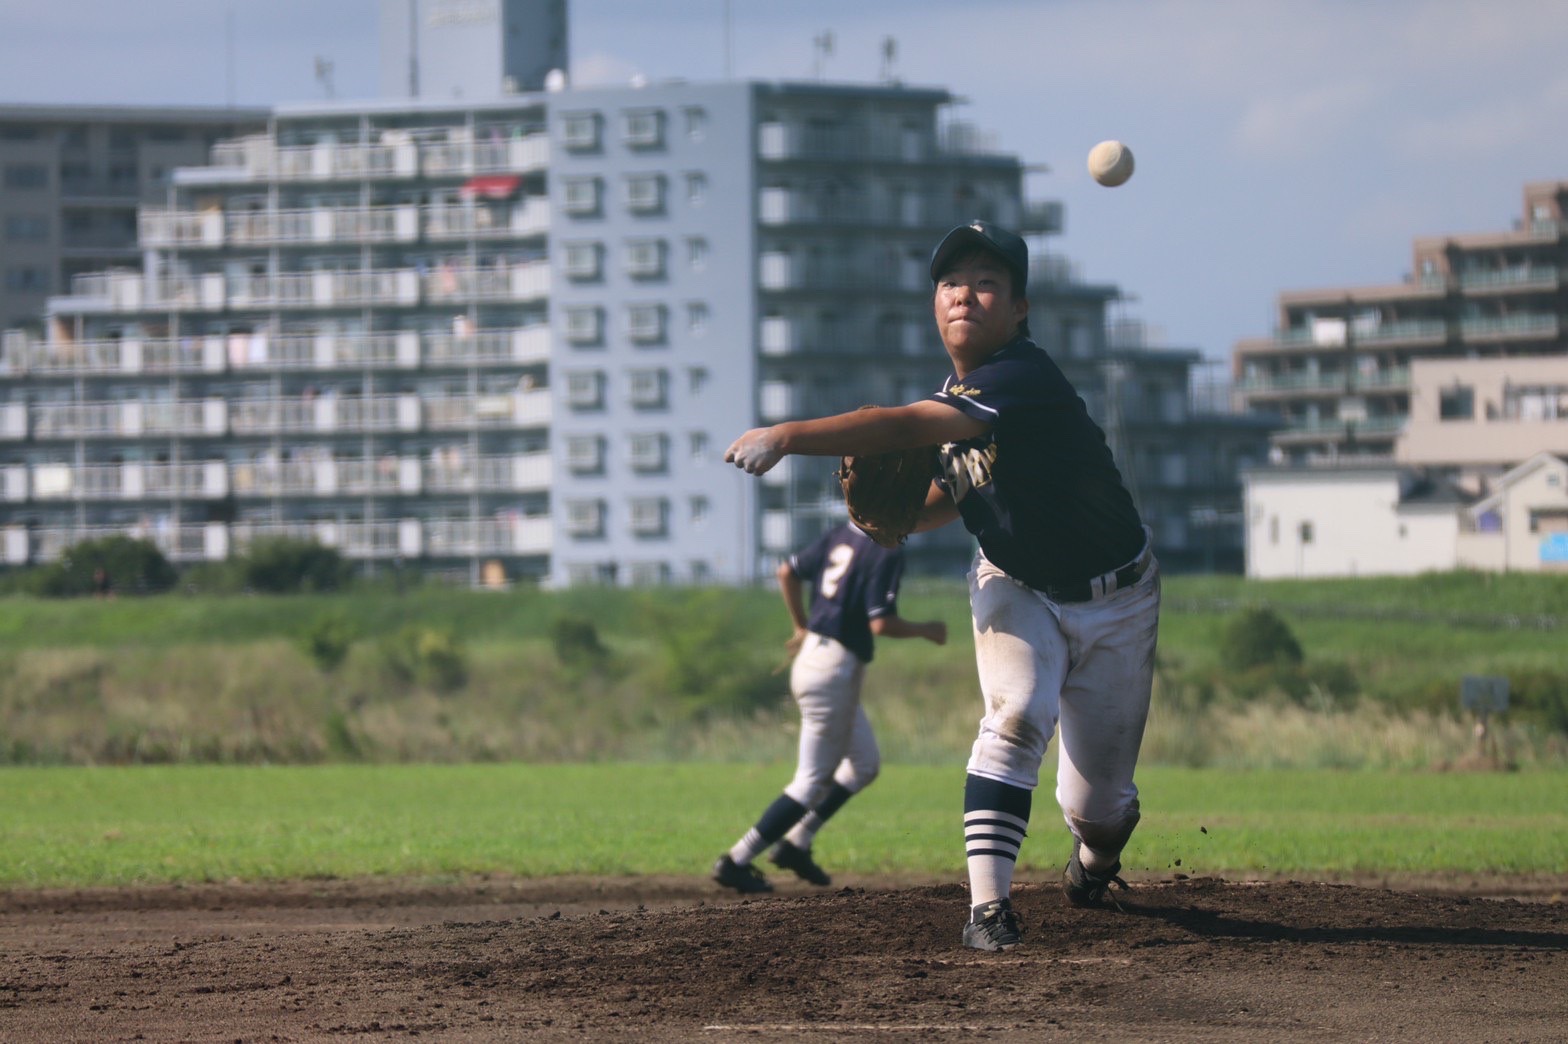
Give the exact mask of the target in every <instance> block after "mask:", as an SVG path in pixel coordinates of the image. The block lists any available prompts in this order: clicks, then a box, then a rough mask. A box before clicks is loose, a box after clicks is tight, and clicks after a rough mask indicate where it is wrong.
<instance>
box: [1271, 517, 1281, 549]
mask: <svg viewBox="0 0 1568 1044" xmlns="http://www.w3.org/2000/svg"><path fill="white" fill-rule="evenodd" d="M1269 543H1270V544H1274V545H1278V544H1279V516H1278V515H1275V516H1273V517H1272V518H1270V519H1269Z"/></svg>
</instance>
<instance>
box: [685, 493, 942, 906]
mask: <svg viewBox="0 0 1568 1044" xmlns="http://www.w3.org/2000/svg"><path fill="white" fill-rule="evenodd" d="M903 573H904V552H903V549H902V548H896V549H890V548H885V547H882V546H881V545H879V544H877V543H876V542H875V541H874V540H872V539H871V538H870V537H868V536H866V534H864V533H862V532H861V531H860V530H859V529H857V528H855V526H854V525H853V524H850V523H845V524H843V525H840V526H837V527H835V528H833V529H830V530H828V531H827V532H826V533H824V534H823V535H822V536H821V537H819V538H818V539H817V540H815V541H814V542H812V543H811V544H810V545H809V546H808V547H806V548H805V549H804V550H802V551H798V552H796V553H795V554H793V555H791V556H790V557H789V559H788V560H787V561H784V562H781V563H779V567H778V572H777V576H778V581H779V593H780V594H781V595H782V596H783V598H784V605H785V606H786V607H787V608H788V609H789V618H790V621H791V623H793V624H794V633H793V634H792V635H791V636H790V639H789V641H788V642H786V643H785V647H786V648H787V649H788V650H789V651H790V654H791V655H792V657H793V660H792V662H791V664H790V672H789V687H790V694H791V695H792V696H794V698H795V703H796V705H797V706H799V707H800V752H799V755H798V757H797V759H796V766H795V778H794V779H792V780H790V782H789V785H788V786H786V787H785V788H784V792H783V793H782V794H780V795H779V796H778V797H777V798H776V799H774V801H773V803H772V804H771V805H769V806H768V807H767V809H766V810H764V811H763V813H762V817H761V818H760V819H758V820H757V823H756V825H755V826H753V827H752V828H751V829H750V830H748V831H746V833H745V835H744V836H743V837H741V839H740V840H739V841H736V842H735V844H734V845H733V846H732V847H731V848H730V850H729V851H728V852H726V853H724V855H722V856H720V857H719V860H718V862H716V863H714V864H713V879H714V880H715V881H717V882H718V883H719V884H721V885H723V886H724V887H726V888H733V889H735V890H736V891H737V892H742V893H751V892H771V891H772V890H773V886H772V885H770V884H769V883H768V880H767V878H766V876H764V875H763V873H762V871H761V870H759V869H758V868H757V867H756V865H755V864H754V860H755V859H756V858H757V856H759V855H761V854H762V853H763V852H764V851H767V849H768V848H769V847H770V846H771V847H772V849H773V851H772V855H771V859H772V861H773V863H774V865H776V866H778V867H780V868H782V869H784V870H789V871H791V872H793V873H794V874H796V875H797V876H798V877H800V878H802V879H803V880H806V881H809V882H811V883H812V884H814V885H826V884H828V883H829V878H828V875H827V874H826V873H824V872H823V870H822V868H821V867H820V866H818V865H817V863H816V860H814V859H813V858H812V856H811V842H812V840H813V839H814V838H815V837H816V835H817V831H818V830H821V829H822V824H824V823H826V822H827V821H828V819H829V818H831V817H832V815H833V814H834V813H835V812H837V811H838V810H839V809H841V808H843V807H844V803H845V802H846V801H848V800H849V799H850V798H851V797H853V796H854V795H856V794H858V793H860V791H862V790H864V789H865V788H866V787H868V786H870V785H871V781H872V780H873V779H875V778H876V776H877V771H878V770H879V769H880V768H881V763H882V761H881V755H880V753H879V752H878V750H877V739H876V736H875V735H874V734H873V733H872V730H871V722H870V720H869V719H867V717H866V711H865V708H864V707H862V706H861V703H860V685H861V681H862V680H863V679H864V678H865V673H866V665H867V664H868V663H870V662H871V655H872V644H873V639H874V637H876V638H924V639H926V640H927V641H930V642H935V643H936V644H937V645H942V644H943V643H945V642H946V641H947V624H945V623H943V622H942V621H940V620H930V621H926V622H922V623H917V622H915V621H912V620H905V619H904V618H903V617H901V616H899V615H898V587H899V583H900V581H901V580H902V579H903ZM808 589H809V591H810V595H811V598H810V605H811V610H810V614H809V615H808V614H807V611H806V599H805V597H804V596H805V594H806V592H807V590H808Z"/></svg>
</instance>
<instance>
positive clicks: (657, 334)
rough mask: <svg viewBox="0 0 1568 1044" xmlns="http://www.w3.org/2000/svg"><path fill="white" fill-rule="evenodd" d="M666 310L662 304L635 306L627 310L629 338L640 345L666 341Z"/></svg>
mask: <svg viewBox="0 0 1568 1044" xmlns="http://www.w3.org/2000/svg"><path fill="white" fill-rule="evenodd" d="M664 316H665V309H664V306H663V305H662V304H634V305H630V306H628V307H627V309H626V321H627V336H629V337H630V338H631V339H632V340H633V341H635V342H637V343H638V344H661V343H663V341H664V325H665V320H664Z"/></svg>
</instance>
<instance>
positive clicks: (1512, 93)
mask: <svg viewBox="0 0 1568 1044" xmlns="http://www.w3.org/2000/svg"><path fill="white" fill-rule="evenodd" d="M570 2H571V11H572V14H571V35H572V63H573V71H574V78H575V80H576V82H578V83H622V82H625V81H626V80H627V79H629V78H630V77H631V76H633V75H636V74H641V75H644V76H647V77H648V78H650V79H655V80H658V79H666V78H672V77H680V78H685V79H688V80H695V81H705V80H715V79H721V78H723V77H724V76H725V75H726V65H727V63H726V55H727V54H728V55H729V56H730V64H729V69H730V71H732V72H733V74H734V75H735V76H737V77H742V78H755V79H811V78H813V77H814V76H815V75H817V74H818V73H819V72H820V75H821V76H822V78H824V79H831V80H843V81H859V82H867V81H875V80H876V79H878V77H879V75H880V72H881V66H882V41H883V40H884V39H885V38H886V37H889V36H891V37H893V38H894V39H895V40H896V44H897V57H896V61H895V66H894V72H895V74H896V75H897V76H898V77H899V78H900V79H901V80H903V81H904V82H906V83H910V84H916V85H921V86H941V87H946V88H948V89H950V90H952V91H953V92H954V93H955V94H958V95H960V96H962V97H963V98H964V99H965V102H964V104H963V105H962V106H961V107H960V108H959V110H958V111H959V112H960V113H961V114H962V115H963V117H964V118H965V119H968V120H970V121H971V122H973V123H975V124H976V125H978V126H979V127H980V128H981V129H983V130H985V131H987V132H989V133H990V134H992V135H993V136H994V140H995V144H996V145H997V147H999V148H1001V149H1004V150H1006V151H1009V152H1014V153H1017V154H1018V155H1020V156H1021V157H1022V158H1023V159H1024V160H1025V161H1027V162H1030V163H1037V164H1044V165H1046V166H1048V167H1049V168H1050V171H1049V172H1048V173H1043V174H1035V175H1031V177H1030V180H1029V183H1028V190H1029V194H1030V195H1031V196H1032V197H1035V198H1040V199H1060V200H1062V201H1063V202H1064V203H1065V204H1066V207H1067V230H1066V233H1065V234H1064V235H1063V236H1062V237H1061V238H1060V239H1059V240H1057V242H1056V243H1055V244H1054V246H1053V249H1054V250H1056V251H1057V252H1060V253H1064V254H1066V255H1068V256H1069V257H1071V258H1073V259H1074V260H1075V261H1076V262H1077V263H1078V265H1079V270H1080V274H1081V275H1082V276H1083V277H1084V278H1086V279H1088V280H1090V281H1093V282H1106V283H1116V284H1118V285H1120V286H1121V288H1122V289H1123V291H1124V292H1126V293H1127V294H1128V295H1130V297H1131V300H1130V301H1129V302H1127V303H1126V304H1124V305H1123V306H1121V307H1122V309H1123V311H1124V313H1125V314H1126V315H1127V316H1129V317H1131V318H1136V319H1141V320H1142V321H1143V322H1145V323H1146V324H1147V325H1148V326H1149V327H1150V328H1151V330H1152V331H1153V333H1154V334H1155V336H1156V337H1158V338H1160V340H1161V341H1162V343H1166V344H1171V345H1175V346H1182V347H1194V348H1199V349H1201V350H1203V351H1204V352H1205V353H1206V354H1208V355H1209V356H1211V357H1216V358H1224V357H1228V355H1229V352H1230V348H1231V346H1232V345H1233V344H1234V342H1235V341H1236V340H1238V339H1240V338H1243V337H1254V336H1262V335H1266V334H1267V333H1268V331H1269V329H1270V327H1271V326H1272V324H1273V320H1274V308H1275V296H1276V295H1277V294H1278V293H1279V292H1280V291H1282V290H1287V289H1297V288H1305V287H1319V286H1330V285H1341V284H1368V283H1388V282H1397V281H1398V280H1399V279H1401V278H1402V277H1403V276H1404V275H1405V273H1406V272H1407V271H1408V270H1409V266H1410V241H1411V240H1412V239H1413V238H1415V237H1417V236H1427V235H1441V234H1445V233H1456V232H1470V231H1482V230H1490V229H1497V228H1506V227H1508V226H1509V225H1510V224H1511V223H1512V222H1513V221H1515V220H1516V219H1517V218H1518V217H1519V216H1520V208H1521V198H1520V193H1521V190H1522V188H1523V185H1524V184H1525V182H1527V181H1548V180H1558V179H1562V180H1568V133H1565V132H1564V128H1565V127H1568V61H1565V60H1564V56H1565V55H1568V3H1564V2H1563V0H1493V2H1490V3H1482V2H1479V0H1378V2H1377V3H1375V4H1374V3H1366V2H1353V0H965V2H963V3H961V4H955V3H952V2H950V0H946V2H928V0H898V2H892V0H857V2H855V3H852V4H850V3H844V2H843V0H791V2H789V3H787V4H780V3H775V2H773V0H730V2H729V3H728V5H726V3H725V0H570ZM726 6H728V9H729V12H730V16H729V24H730V27H731V31H730V34H729V37H728V39H729V42H730V46H729V47H728V48H726V34H725V30H724V26H725V21H726V19H725V10H726ZM378 10H379V0H134V2H133V0H61V2H56V3H52V4H42V3H39V2H38V0H0V102H59V103H65V102H118V103H126V104H152V103H176V104H222V103H224V102H225V101H227V100H229V98H230V93H231V84H232V95H233V98H234V100H236V101H237V102H239V103H240V104H247V105H248V104H268V103H273V102H288V101H302V100H312V99H318V98H321V97H323V89H322V86H321V84H320V83H319V82H318V81H317V79H316V76H315V58H316V56H318V55H320V56H323V57H325V58H327V59H329V60H330V61H331V62H332V63H333V80H334V87H335V90H336V94H337V97H339V98H357V97H368V96H371V95H373V94H374V93H375V91H376V89H377V84H376V76H377V42H376V28H377V20H378V18H377V16H378ZM231 22H232V25H233V27H234V38H235V47H234V54H235V61H234V62H233V65H232V69H231V68H230V67H229V66H228V63H227V62H226V60H225V55H226V50H227V49H226V47H225V37H226V26H227V25H228V24H230V23H231ZM827 31H831V32H832V34H833V38H834V48H833V53H832V55H831V56H827V57H825V58H824V57H822V56H820V55H819V54H818V53H817V51H816V49H815V48H814V46H813V39H814V38H815V37H816V36H818V35H819V34H821V33H823V32H827ZM819 66H820V69H819ZM1112 137H1114V138H1121V139H1122V140H1124V141H1126V142H1127V143H1128V144H1129V145H1130V146H1131V147H1132V149H1133V151H1134V153H1135V154H1136V156H1137V160H1138V171H1137V174H1136V175H1135V176H1134V177H1133V179H1132V181H1131V182H1129V183H1128V184H1127V185H1125V186H1123V187H1121V188H1117V189H1106V188H1102V187H1100V186H1098V185H1095V184H1094V183H1093V182H1092V181H1091V180H1090V179H1089V176H1088V174H1087V172H1086V171H1085V169H1084V157H1085V155H1086V153H1087V152H1088V150H1089V148H1090V147H1091V146H1093V145H1094V143H1095V142H1097V141H1100V140H1101V139H1103V138H1112Z"/></svg>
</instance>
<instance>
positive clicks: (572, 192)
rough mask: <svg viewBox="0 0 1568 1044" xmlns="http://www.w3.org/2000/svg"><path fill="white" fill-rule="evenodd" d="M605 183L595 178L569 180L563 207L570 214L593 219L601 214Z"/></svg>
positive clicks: (566, 183)
mask: <svg viewBox="0 0 1568 1044" xmlns="http://www.w3.org/2000/svg"><path fill="white" fill-rule="evenodd" d="M602 185H603V183H602V182H601V181H600V180H599V179H598V178H595V177H586V178H567V179H565V183H564V191H565V194H566V195H565V198H564V200H563V201H562V206H563V207H564V208H565V210H566V212H567V213H568V214H572V215H574V216H576V217H591V216H593V215H595V214H598V213H599V208H600V196H601V193H602Z"/></svg>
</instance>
